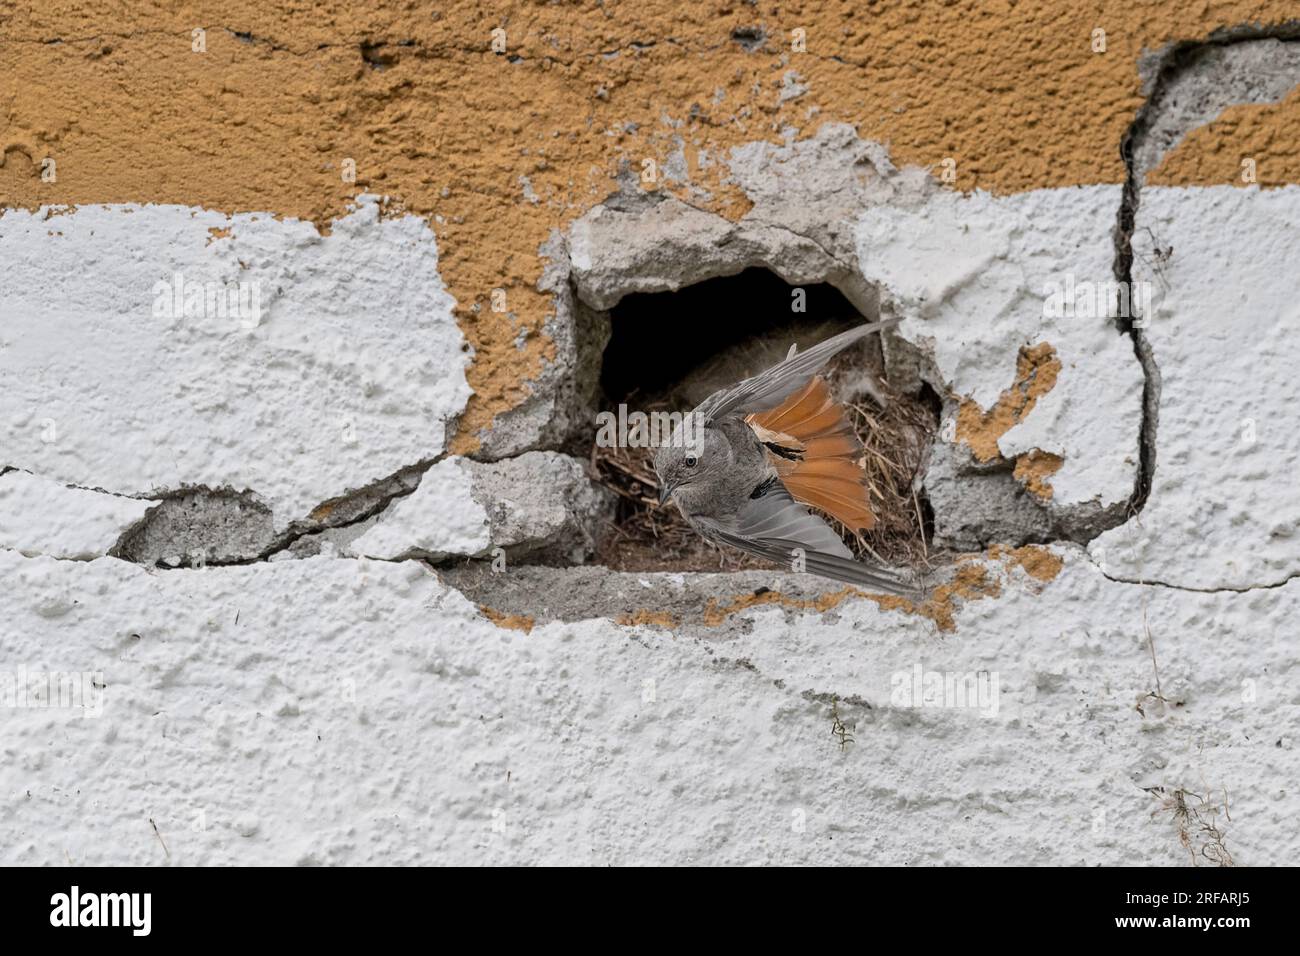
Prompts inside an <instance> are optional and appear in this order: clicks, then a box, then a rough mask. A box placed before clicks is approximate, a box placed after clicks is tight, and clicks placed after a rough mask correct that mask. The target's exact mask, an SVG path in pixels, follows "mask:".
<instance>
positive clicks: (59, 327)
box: [0, 201, 469, 527]
mask: <svg viewBox="0 0 1300 956" xmlns="http://www.w3.org/2000/svg"><path fill="white" fill-rule="evenodd" d="M0 260H3V262H4V263H5V268H4V270H3V271H2V272H0V314H3V316H4V324H3V326H0V352H2V353H3V356H4V366H5V393H4V397H3V403H4V409H5V411H6V415H5V416H4V418H3V420H0V438H2V440H3V454H4V456H5V460H4V461H3V462H0V464H5V465H11V466H16V467H20V468H24V469H27V470H29V471H32V472H34V473H36V474H40V475H44V476H46V477H50V478H55V479H58V480H60V481H64V482H68V483H72V484H77V485H81V486H86V487H100V488H103V489H105V490H107V491H111V492H116V493H121V494H140V495H148V494H152V493H157V492H163V491H167V490H171V489H180V488H183V487H185V486H191V485H202V486H206V487H210V488H226V487H228V488H231V489H233V490H235V491H252V492H254V493H255V494H257V495H258V496H259V497H261V498H262V499H263V500H264V501H265V502H266V504H267V505H268V506H269V507H270V508H271V510H272V513H273V515H274V520H275V523H276V525H277V527H283V526H285V525H287V524H288V523H289V522H290V521H293V520H294V519H299V518H305V517H306V516H307V514H308V513H309V512H310V511H311V510H312V509H313V508H314V507H316V506H317V505H318V504H320V503H321V502H324V501H326V500H327V499H330V498H333V497H336V496H338V495H342V494H344V493H345V492H347V491H349V490H351V489H356V488H360V487H362V486H364V485H367V484H370V483H371V482H373V481H376V480H378V479H380V478H382V477H385V476H387V475H390V474H392V473H393V472H395V471H398V470H399V469H400V468H402V467H404V466H407V465H412V464H415V463H416V462H419V461H423V460H426V459H432V458H434V457H436V456H437V455H438V454H439V453H440V452H441V451H442V450H443V445H444V442H445V440H446V431H447V426H448V422H449V421H450V420H452V419H454V418H455V416H456V415H458V414H459V413H460V412H461V410H462V409H463V408H464V406H465V401H466V399H467V398H468V395H469V388H468V386H467V385H466V383H465V378H464V371H463V369H464V366H465V364H466V363H467V362H468V360H469V356H468V355H467V354H466V353H465V352H464V351H463V349H464V343H463V340H462V338H461V335H460V331H459V329H458V328H457V327H456V324H455V322H454V321H453V319H452V317H451V305H452V302H451V299H450V297H449V296H448V295H447V293H446V290H445V288H444V286H443V284H442V280H441V279H440V278H439V275H438V256H437V250H436V248H435V242H434V238H433V233H432V232H431V231H430V230H429V228H428V226H427V225H426V224H425V223H424V222H423V221H422V220H419V219H416V218H414V217H400V218H395V219H382V220H381V219H380V217H379V207H378V205H377V203H375V202H373V201H367V202H364V203H363V204H361V205H360V206H359V207H358V208H357V210H356V211H354V212H352V213H350V214H349V215H347V216H345V217H344V218H342V219H340V220H338V221H337V222H335V223H334V226H333V230H332V231H331V232H330V234H329V235H327V236H322V235H320V234H319V233H318V232H317V231H316V229H315V227H314V226H312V225H311V224H309V223H302V222H296V221H292V220H278V219H273V218H271V217H269V216H266V215H260V216H259V215H253V214H241V215H236V216H226V215H223V214H220V213H215V212H205V211H201V210H195V209H188V208H184V207H180V206H135V205H126V206H106V207H86V208H82V209H78V210H76V211H75V212H69V213H66V214H56V213H53V212H51V211H48V210H46V211H41V212H37V213H29V212H26V211H23V210H9V211H7V212H4V213H3V214H0ZM51 275H58V276H61V277H63V278H62V280H61V283H62V284H61V289H60V291H59V293H58V294H57V295H52V294H51V289H50V276H51ZM177 275H179V276H180V277H181V280H180V283H178V282H177V280H176V276H177ZM157 283H161V286H160V287H159V286H156V284H157ZM239 283H244V284H245V285H244V294H243V297H242V298H239V299H237V300H236V301H237V302H238V303H239V304H240V309H239V310H237V314H234V315H232V314H231V310H230V308H229V304H228V301H227V308H226V310H225V311H224V312H218V311H217V306H216V303H217V301H218V297H217V295H216V292H217V291H218V290H221V291H225V290H229V289H238V288H239V285H238V284H239ZM178 284H179V285H180V286H181V287H182V288H183V290H184V291H183V293H182V297H181V308H180V309H177V308H176V301H175V300H176V296H175V294H174V293H169V292H167V291H166V290H167V289H168V288H171V289H175V288H176V286H177V285H178ZM196 287H197V288H198V289H199V294H198V295H197V296H196V297H192V298H191V297H190V293H191V290H193V289H194V288H196ZM208 291H211V292H213V296H212V298H211V299H210V298H209V297H208V296H207V294H206V293H207V292H208ZM69 342H74V343H78V345H77V347H76V348H68V347H67V343H69ZM160 408H162V409H165V414H159V410H160Z"/></svg>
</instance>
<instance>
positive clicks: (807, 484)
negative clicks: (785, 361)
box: [746, 378, 876, 531]
mask: <svg viewBox="0 0 1300 956" xmlns="http://www.w3.org/2000/svg"><path fill="white" fill-rule="evenodd" d="M746 421H748V422H749V424H750V426H751V427H753V428H754V429H755V431H756V432H757V433H758V435H759V437H760V439H762V440H763V441H768V442H774V443H776V444H779V445H781V446H782V448H783V449H784V450H785V451H786V453H787V454H789V455H791V456H792V457H791V458H783V457H780V456H774V464H775V465H776V467H777V472H778V473H779V474H780V475H781V480H782V482H784V484H785V486H786V488H787V490H789V492H790V494H791V495H792V496H793V497H794V498H795V500H796V501H801V502H803V503H804V504H806V505H811V506H812V507H814V508H817V509H819V510H821V511H824V512H826V513H827V514H829V515H830V516H831V517H833V518H834V519H835V520H837V521H839V522H840V523H841V524H843V525H845V526H846V527H848V528H852V529H853V530H855V531H866V530H869V529H870V528H872V527H874V526H875V523H876V517H875V515H874V514H872V512H871V505H870V502H869V501H868V497H867V484H866V480H867V478H866V474H865V473H864V472H863V470H862V468H861V467H860V466H859V465H858V459H859V457H861V455H862V443H861V442H859V441H858V437H857V435H856V434H855V433H854V431H853V426H852V425H850V424H849V420H848V418H847V416H846V415H845V414H844V409H843V408H842V407H841V406H839V405H836V404H835V402H834V401H833V400H832V399H831V393H830V389H829V388H828V387H827V385H826V382H825V381H824V380H823V379H821V378H813V379H812V381H810V382H809V383H808V385H807V387H806V388H804V390H803V391H801V392H798V393H796V394H794V395H791V396H790V397H789V398H787V399H786V400H785V401H784V402H783V403H782V404H781V405H779V406H777V407H776V408H774V409H772V410H771V411H770V412H762V413H761V414H757V415H750V416H749V418H748V419H746Z"/></svg>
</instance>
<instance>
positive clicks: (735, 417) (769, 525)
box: [654, 319, 921, 599]
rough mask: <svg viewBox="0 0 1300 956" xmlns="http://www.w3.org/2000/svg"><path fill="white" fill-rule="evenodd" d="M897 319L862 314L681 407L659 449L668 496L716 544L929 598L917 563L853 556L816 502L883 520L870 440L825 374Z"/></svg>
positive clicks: (857, 518)
mask: <svg viewBox="0 0 1300 956" xmlns="http://www.w3.org/2000/svg"><path fill="white" fill-rule="evenodd" d="M898 322H899V320H898V319H887V320H885V321H882V322H875V323H869V324H866V325H860V326H857V327H856V328H853V329H850V330H848V331H847V332H842V333H840V334H839V335H836V336H833V337H831V338H829V339H827V340H825V341H824V342H821V343H819V344H817V345H815V346H813V347H812V348H809V349H807V350H805V351H803V352H798V351H796V347H795V346H792V347H791V348H790V352H789V354H788V355H787V356H786V358H785V360H784V361H782V362H779V363H777V364H776V365H773V366H772V367H771V368H769V369H767V370H766V371H764V372H761V373H759V374H758V375H755V376H753V377H751V378H747V379H744V380H743V381H741V382H739V383H737V384H735V385H733V386H731V387H729V388H723V389H720V390H718V391H716V392H714V393H713V394H711V395H710V396H708V397H707V398H706V399H704V401H702V402H701V403H700V404H699V405H697V406H696V407H695V408H694V409H693V410H692V411H690V412H688V413H687V414H686V415H684V416H682V419H681V421H680V422H679V423H678V424H677V426H676V428H674V429H673V431H672V433H671V435H670V437H669V439H668V441H667V442H666V443H663V444H661V445H660V446H659V447H658V448H657V449H656V450H655V455H654V469H655V474H656V475H657V476H658V478H659V489H660V490H659V504H660V506H661V507H662V506H663V505H665V504H666V503H667V502H668V500H669V499H671V500H672V501H673V503H674V504H676V505H677V507H678V509H679V510H680V511H681V513H682V515H683V516H685V518H686V521H687V523H689V524H690V526H691V527H692V528H693V529H694V530H695V531H696V532H697V533H699V534H700V535H701V536H702V537H704V538H705V539H707V540H709V541H712V542H714V543H717V544H723V545H727V546H730V547H732V548H736V549H739V550H741V551H744V552H747V553H748V554H752V555H756V556H758V557H760V558H765V559H767V560H769V561H772V562H775V563H778V564H784V565H786V566H788V567H791V569H792V570H795V571H807V572H810V573H812V574H815V575H819V576H821V577H824V578H829V579H831V580H835V581H840V582H843V583H846V584H852V585H858V586H861V587H864V588H868V589H871V590H872V591H875V592H883V593H886V594H892V595H898V596H902V597H907V598H911V599H917V598H919V596H920V594H921V589H920V586H919V584H918V583H917V581H916V579H915V578H914V576H913V575H911V574H910V573H908V572H907V571H904V570H900V569H895V568H890V567H887V566H885V565H879V564H869V563H866V562H863V561H858V560H855V559H854V557H853V553H852V552H851V551H850V550H849V549H848V548H847V547H846V546H845V544H844V542H843V541H842V540H841V538H840V536H839V535H838V534H837V533H836V532H835V531H834V530H833V529H832V528H831V526H830V525H829V524H828V523H827V522H826V521H825V519H823V518H822V517H820V516H818V515H816V514H813V513H812V512H811V511H809V510H808V508H807V507H805V506H806V505H811V506H813V507H815V508H817V509H818V510H820V511H822V512H824V513H825V514H828V515H830V516H831V517H833V518H835V519H836V520H837V521H839V522H840V523H841V524H843V525H844V526H846V527H847V528H849V529H851V530H854V531H859V530H866V529H869V528H871V527H872V526H873V525H874V524H875V516H874V515H873V514H872V511H871V506H870V503H869V502H868V500H867V486H866V474H865V472H864V471H863V469H862V467H861V465H860V464H859V463H858V459H859V458H860V457H861V455H862V454H863V450H862V445H861V443H860V442H859V440H858V437H857V435H856V433H855V432H854V431H853V428H852V426H851V425H850V423H849V420H848V418H847V416H846V415H845V413H844V409H843V407H842V406H840V405H838V404H836V403H835V401H834V400H833V398H832V397H831V394H830V389H829V387H828V386H827V384H826V380H825V379H824V378H823V377H822V376H821V375H819V374H818V373H819V372H821V370H822V368H823V367H824V366H825V365H826V363H827V362H828V361H830V360H831V359H832V358H833V357H834V356H835V355H837V354H839V353H840V352H842V351H843V350H844V349H846V348H848V347H849V346H851V345H853V344H855V343H857V342H860V341H862V340H863V339H864V338H866V337H867V336H868V335H872V334H874V333H876V332H879V331H881V330H882V329H887V328H890V327H892V326H894V325H896V324H898Z"/></svg>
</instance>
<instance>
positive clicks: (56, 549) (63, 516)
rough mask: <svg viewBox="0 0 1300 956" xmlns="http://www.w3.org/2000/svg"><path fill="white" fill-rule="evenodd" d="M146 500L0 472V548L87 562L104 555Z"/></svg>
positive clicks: (149, 503) (21, 473) (145, 505)
mask: <svg viewBox="0 0 1300 956" xmlns="http://www.w3.org/2000/svg"><path fill="white" fill-rule="evenodd" d="M152 506H153V502H152V501H141V500H140V499H138V498H124V497H122V496H120V495H108V494H104V493H103V492H101V491H90V490H88V489H85V488H72V487H69V486H67V485H64V484H62V483H61V482H57V481H52V480H50V479H49V478H41V477H39V476H38V475H32V474H29V473H27V472H25V471H19V470H17V469H13V470H11V471H7V472H5V473H3V474H0V548H12V549H13V550H15V551H17V552H19V553H20V554H25V555H29V556H31V555H38V554H47V555H49V556H50V557H52V558H75V559H80V560H88V559H90V558H96V557H99V556H101V555H104V554H107V553H108V552H109V549H110V548H112V547H113V545H115V544H116V543H117V540H118V538H120V537H121V536H122V533H123V532H125V531H126V530H127V529H128V528H130V527H131V526H132V525H134V524H135V523H136V522H137V521H139V520H140V519H141V518H143V517H144V515H145V512H147V511H148V510H149V509H150V507H152Z"/></svg>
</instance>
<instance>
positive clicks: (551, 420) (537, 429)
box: [473, 232, 609, 461]
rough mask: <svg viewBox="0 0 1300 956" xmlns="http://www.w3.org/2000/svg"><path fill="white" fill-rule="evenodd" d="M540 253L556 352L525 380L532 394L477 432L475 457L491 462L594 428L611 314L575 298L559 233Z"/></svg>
mask: <svg viewBox="0 0 1300 956" xmlns="http://www.w3.org/2000/svg"><path fill="white" fill-rule="evenodd" d="M541 252H542V255H543V256H544V257H545V259H546V263H547V265H546V270H545V272H544V273H543V275H542V279H541V281H540V282H539V283H538V290H539V291H541V292H543V293H545V294H547V295H549V296H551V297H553V301H554V303H555V311H554V312H553V313H551V314H550V315H549V316H548V317H547V320H546V324H545V327H544V333H545V334H546V335H547V336H548V337H549V338H550V340H551V342H552V343H553V344H554V347H555V351H554V357H553V358H552V359H550V360H548V361H546V362H544V363H543V366H542V371H541V373H540V374H539V375H538V376H537V377H536V378H535V379H532V380H530V381H529V383H528V386H527V387H528V389H529V391H530V393H531V394H530V397H529V398H528V399H527V400H525V401H524V402H522V403H520V404H519V405H517V406H516V407H515V408H513V409H511V410H510V411H508V412H504V413H502V414H501V415H498V416H497V417H496V419H495V420H494V421H493V424H492V427H491V429H489V430H486V431H484V432H482V433H480V434H479V436H478V437H479V440H480V442H481V444H480V447H479V449H478V451H476V452H475V453H474V456H473V457H474V458H476V459H480V460H487V461H493V460H497V459H501V458H507V457H509V456H511V455H519V454H522V453H523V452H526V451H532V450H536V449H542V448H561V447H564V446H565V445H566V444H568V443H569V441H570V440H571V439H576V438H578V436H582V437H583V438H587V437H589V435H590V431H591V429H592V428H593V427H594V424H593V423H594V421H595V413H596V397H597V392H598V390H599V380H600V358H601V353H602V352H603V351H604V348H605V343H606V342H608V341H609V319H608V316H606V315H605V314H604V313H603V312H600V311H599V310H596V309H593V308H591V307H590V306H589V305H587V304H586V303H584V302H582V301H579V300H578V299H576V298H575V296H574V294H573V289H572V287H571V285H570V281H569V252H568V247H567V245H566V244H565V240H564V237H563V236H561V235H560V234H559V233H558V232H556V233H554V234H552V236H551V238H550V240H548V242H547V243H546V244H545V245H544V246H543V247H542V250H541ZM520 345H521V346H522V345H523V340H522V339H521V340H520Z"/></svg>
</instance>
